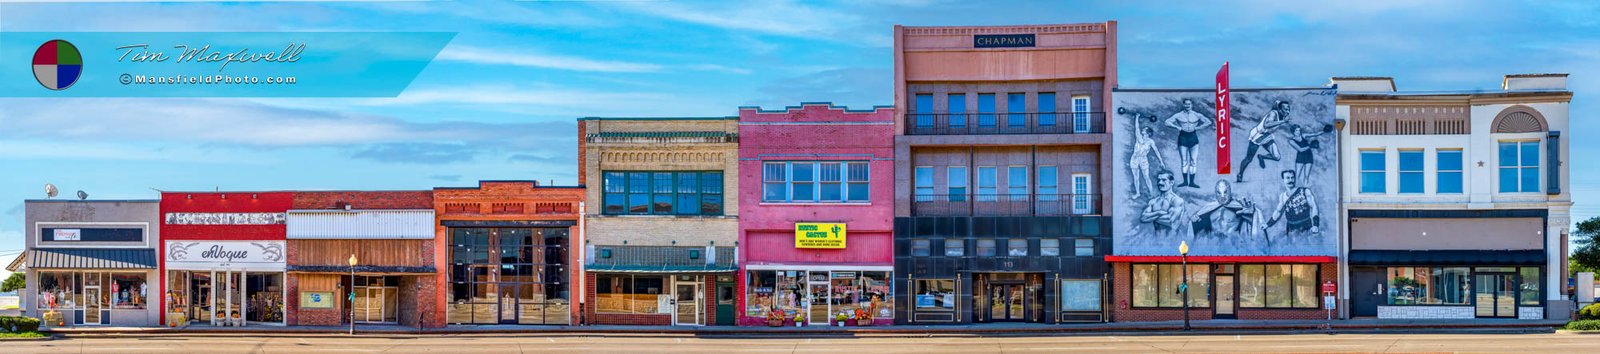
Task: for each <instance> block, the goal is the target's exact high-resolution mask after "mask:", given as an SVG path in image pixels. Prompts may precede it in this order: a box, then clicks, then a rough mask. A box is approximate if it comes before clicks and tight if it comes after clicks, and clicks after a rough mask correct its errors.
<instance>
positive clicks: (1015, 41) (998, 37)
mask: <svg viewBox="0 0 1600 354" xmlns="http://www.w3.org/2000/svg"><path fill="white" fill-rule="evenodd" d="M1036 39H1037V38H1036V37H1035V36H1034V35H1033V34H1032V33H1029V34H980V35H974V36H972V46H973V47H974V48H1024V47H1033V46H1034V45H1035V40H1036Z"/></svg>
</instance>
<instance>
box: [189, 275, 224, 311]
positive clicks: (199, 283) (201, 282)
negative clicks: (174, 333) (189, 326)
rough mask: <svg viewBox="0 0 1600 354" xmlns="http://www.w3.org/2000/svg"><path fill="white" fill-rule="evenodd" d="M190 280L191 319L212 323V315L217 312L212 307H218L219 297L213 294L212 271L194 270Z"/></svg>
mask: <svg viewBox="0 0 1600 354" xmlns="http://www.w3.org/2000/svg"><path fill="white" fill-rule="evenodd" d="M188 274H190V281H189V287H190V289H189V294H190V295H189V296H190V298H189V300H190V301H189V304H190V305H189V307H188V310H189V311H188V314H189V321H192V322H197V323H211V316H212V315H213V314H215V312H214V311H212V310H211V309H213V308H216V305H217V299H216V297H214V296H212V292H211V289H212V288H211V286H212V285H213V284H212V282H211V273H209V272H206V273H201V272H192V273H188Z"/></svg>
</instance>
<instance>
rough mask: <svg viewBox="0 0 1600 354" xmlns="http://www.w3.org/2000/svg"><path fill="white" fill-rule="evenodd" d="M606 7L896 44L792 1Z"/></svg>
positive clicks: (843, 15) (854, 22)
mask: <svg viewBox="0 0 1600 354" xmlns="http://www.w3.org/2000/svg"><path fill="white" fill-rule="evenodd" d="M604 4H606V5H612V6H616V7H617V8H620V9H624V10H628V11H633V12H636V13H640V14H644V15H648V16H654V17H660V18H665V19H669V20H674V21H680V22H688V23H693V24H699V25H705V26H711V27H716V28H721V29H727V30H734V31H752V32H759V33H765V34H771V35H779V36H787V37H796V38H809V39H821V40H828V41H835V42H850V43H864V44H867V45H871V46H888V45H891V44H893V42H892V41H891V38H890V35H889V33H887V32H888V28H887V27H886V26H885V27H873V28H878V30H877V31H860V29H861V27H863V26H864V25H866V24H867V22H868V21H867V20H866V19H865V18H863V17H862V16H860V15H857V14H856V13H854V12H852V11H848V10H840V9H832V8H824V7H820V6H812V5H811V4H806V3H800V2H795V1H789V0H775V1H759V2H744V3H739V4H737V5H736V6H729V5H730V4H724V3H696V4H690V3H685V2H665V1H645V2H631V1H618V2H606V3H604Z"/></svg>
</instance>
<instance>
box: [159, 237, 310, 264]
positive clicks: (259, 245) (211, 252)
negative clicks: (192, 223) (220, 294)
mask: <svg viewBox="0 0 1600 354" xmlns="http://www.w3.org/2000/svg"><path fill="white" fill-rule="evenodd" d="M166 246H167V247H166V248H165V249H164V250H163V252H162V253H163V255H164V256H165V258H166V261H167V268H169V269H188V270H211V269H230V270H232V269H239V270H255V271H282V270H283V264H284V255H285V250H286V249H287V248H286V247H285V244H284V241H169V242H167V245H166Z"/></svg>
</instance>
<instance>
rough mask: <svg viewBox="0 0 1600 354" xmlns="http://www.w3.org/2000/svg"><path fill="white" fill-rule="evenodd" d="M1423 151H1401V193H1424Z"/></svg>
mask: <svg viewBox="0 0 1600 354" xmlns="http://www.w3.org/2000/svg"><path fill="white" fill-rule="evenodd" d="M1422 165H1423V163H1422V150H1400V193H1422V174H1423V173H1422Z"/></svg>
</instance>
